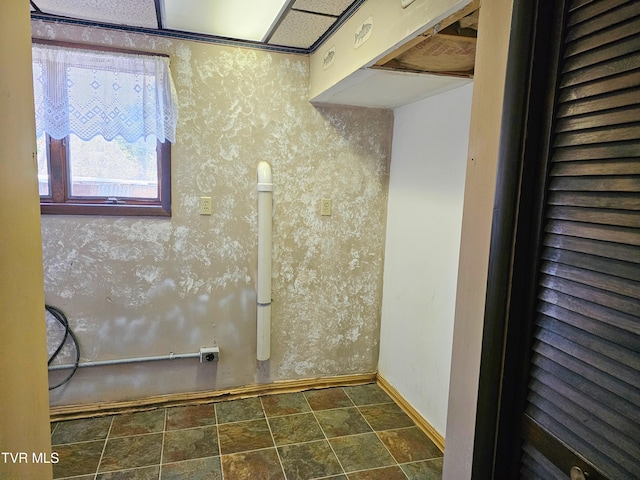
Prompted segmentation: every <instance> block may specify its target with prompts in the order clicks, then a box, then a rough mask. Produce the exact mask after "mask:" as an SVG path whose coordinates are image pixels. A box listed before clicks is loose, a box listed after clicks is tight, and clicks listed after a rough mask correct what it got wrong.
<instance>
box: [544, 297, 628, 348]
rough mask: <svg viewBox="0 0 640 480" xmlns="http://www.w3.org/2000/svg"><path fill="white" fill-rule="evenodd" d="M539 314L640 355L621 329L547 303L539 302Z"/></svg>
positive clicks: (626, 332) (626, 333)
mask: <svg viewBox="0 0 640 480" xmlns="http://www.w3.org/2000/svg"><path fill="white" fill-rule="evenodd" d="M538 311H539V312H540V314H543V315H546V316H548V317H551V318H554V319H556V320H558V321H560V322H563V323H566V324H567V325H572V326H574V327H578V328H582V329H583V330H584V331H586V332H589V333H591V334H592V335H596V336H598V337H601V338H603V339H605V340H608V341H609V342H614V343H616V344H618V345H621V346H623V347H625V348H627V349H629V350H630V351H632V352H635V353H637V354H638V353H640V346H639V345H638V344H637V343H636V342H634V341H633V338H630V336H629V332H628V331H627V330H624V329H622V328H618V327H614V326H612V325H610V324H608V323H604V322H600V321H597V320H594V319H592V318H589V317H586V316H584V315H580V314H578V313H576V312H573V311H571V310H567V309H566V308H562V307H559V306H557V305H553V304H550V303H547V302H541V303H540V304H539V306H538Z"/></svg>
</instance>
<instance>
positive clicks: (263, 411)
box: [223, 397, 287, 480]
mask: <svg viewBox="0 0 640 480" xmlns="http://www.w3.org/2000/svg"><path fill="white" fill-rule="evenodd" d="M258 398H259V399H260V406H261V407H262V413H263V414H264V419H265V420H266V422H267V428H268V429H269V434H270V435H271V441H272V442H273V448H274V450H275V451H276V455H277V456H278V462H280V470H282V475H283V476H284V478H285V480H287V472H285V470H284V464H283V463H282V458H281V457H280V452H279V451H278V445H276V438H275V437H274V436H273V430H272V429H271V423H269V417H268V416H267V411H266V410H265V409H264V403H262V397H258ZM223 478H224V477H223Z"/></svg>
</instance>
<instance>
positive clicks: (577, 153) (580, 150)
mask: <svg viewBox="0 0 640 480" xmlns="http://www.w3.org/2000/svg"><path fill="white" fill-rule="evenodd" d="M638 80H639V81H640V76H638ZM552 155H553V157H552V161H553V162H567V161H573V160H600V159H606V158H625V157H640V144H638V142H636V141H629V142H617V143H615V144H609V145H580V146H577V147H565V148H556V149H555V150H554V151H553V153H552Z"/></svg>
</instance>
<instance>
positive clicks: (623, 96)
mask: <svg viewBox="0 0 640 480" xmlns="http://www.w3.org/2000/svg"><path fill="white" fill-rule="evenodd" d="M638 77H639V78H638V81H640V75H638ZM591 87H592V88H593V84H591ZM575 91H576V89H570V90H569V92H575ZM639 103H640V98H639V97H638V93H637V92H635V91H633V90H632V91H622V92H619V91H616V92H614V93H601V94H599V95H598V96H596V97H595V98H594V97H593V94H589V95H586V96H585V97H580V98H579V99H572V100H566V101H565V102H564V103H562V104H561V105H560V106H559V107H558V112H557V114H556V116H557V117H558V118H565V117H571V116H575V115H584V114H588V113H594V112H602V111H606V110H611V109H615V108H624V107H628V106H629V105H636V104H639Z"/></svg>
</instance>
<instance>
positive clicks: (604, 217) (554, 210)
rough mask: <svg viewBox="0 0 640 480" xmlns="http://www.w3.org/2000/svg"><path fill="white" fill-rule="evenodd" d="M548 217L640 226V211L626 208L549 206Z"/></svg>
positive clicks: (619, 225)
mask: <svg viewBox="0 0 640 480" xmlns="http://www.w3.org/2000/svg"><path fill="white" fill-rule="evenodd" d="M547 217H548V218H552V219H554V220H570V221H573V222H582V223H591V224H598V225H613V226H618V227H632V228H639V227H640V212H633V211H631V212H629V211H624V210H604V209H596V208H580V207H573V206H555V205H554V206H553V207H550V208H549V211H548V213H547Z"/></svg>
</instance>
